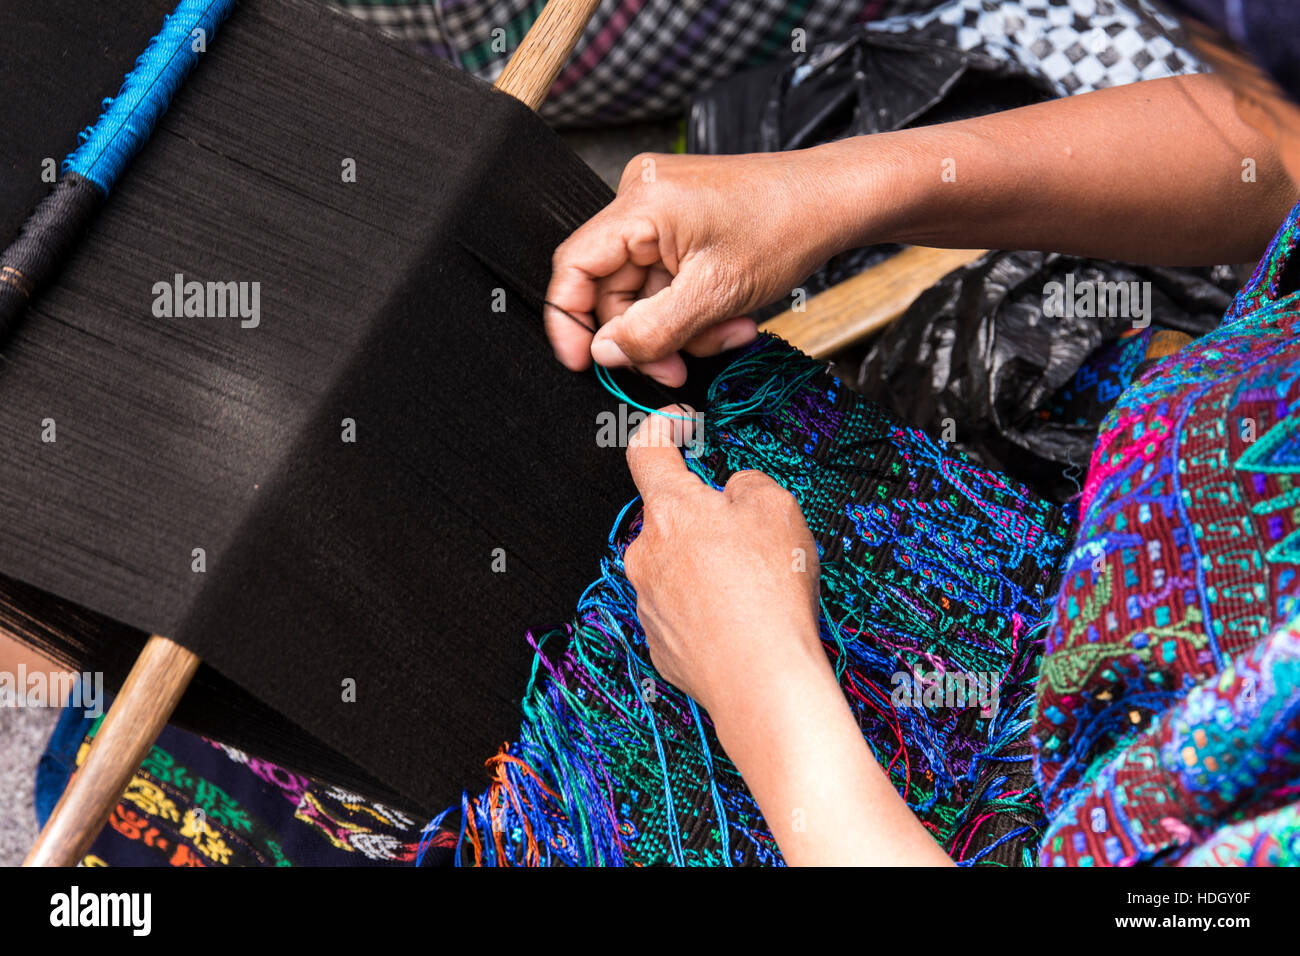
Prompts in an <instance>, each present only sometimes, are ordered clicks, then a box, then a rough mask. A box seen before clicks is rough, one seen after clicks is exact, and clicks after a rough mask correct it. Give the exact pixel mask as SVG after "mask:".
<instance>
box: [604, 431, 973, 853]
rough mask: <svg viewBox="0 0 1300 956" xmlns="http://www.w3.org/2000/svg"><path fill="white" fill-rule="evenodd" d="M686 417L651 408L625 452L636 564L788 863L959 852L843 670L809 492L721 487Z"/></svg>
mask: <svg viewBox="0 0 1300 956" xmlns="http://www.w3.org/2000/svg"><path fill="white" fill-rule="evenodd" d="M663 411H664V412H665V414H667V415H676V416H679V415H680V414H681V410H680V409H679V408H672V409H664V410H663ZM688 415H689V412H688ZM689 424H690V423H689V422H686V421H682V420H681V419H680V418H677V419H673V418H666V417H663V416H661V415H652V416H651V417H650V419H649V420H648V421H646V422H645V423H644V424H643V425H642V426H641V428H640V430H638V431H637V433H636V434H635V435H633V437H632V440H631V442H630V443H629V445H628V450H627V460H628V466H629V467H630V468H631V469H632V477H633V478H634V479H635V480H636V484H637V487H638V488H639V489H640V490H641V497H642V498H643V499H644V502H645V508H644V516H645V517H644V523H643V525H642V528H641V534H640V535H639V536H638V537H637V539H636V540H635V541H633V542H632V544H631V545H630V546H629V547H628V549H627V551H626V553H625V554H624V563H625V566H626V569H627V576H628V580H629V581H631V582H632V585H633V586H634V587H635V588H636V594H637V616H638V617H639V618H640V620H641V625H642V627H643V628H644V629H645V633H646V640H647V643H648V644H649V647H650V659H651V660H652V661H653V662H654V665H655V667H657V668H658V669H659V672H660V673H661V674H663V675H664V677H666V678H667V679H668V680H670V681H672V682H673V683H674V684H676V685H677V686H678V687H680V688H681V689H682V690H684V691H686V692H687V693H688V694H690V695H691V696H692V697H694V698H695V699H696V700H698V701H699V702H700V703H701V704H703V705H704V707H705V709H706V710H708V712H709V716H710V717H711V718H712V720H713V725H714V729H715V730H716V732H717V735H718V741H719V742H720V743H721V744H722V747H723V749H724V750H726V752H727V755H728V756H729V757H730V758H731V760H732V762H733V763H735V765H736V767H737V768H738V769H739V770H740V772H741V775H742V776H743V777H744V778H745V783H746V784H748V785H749V789H750V792H752V793H753V795H754V798H755V799H756V800H757V801H758V806H759V809H760V810H761V811H762V813H763V817H764V819H765V820H766V821H767V823H768V825H769V826H770V827H771V828H772V833H773V835H774V836H775V837H776V841H777V844H778V845H779V846H780V848H781V852H782V854H783V855H784V857H785V860H786V862H787V863H790V864H794V865H799V864H820V865H828V864H829V865H835V864H849V863H868V864H873V863H874V864H895V865H897V864H918V865H919V864H925V865H936V864H945V863H950V862H951V861H950V860H949V859H948V857H947V856H946V855H945V854H944V852H943V850H942V849H941V848H940V847H939V845H938V844H936V843H935V842H934V840H933V839H932V838H931V837H930V835H929V833H928V832H927V831H926V830H925V828H924V827H922V826H921V824H920V823H919V822H918V821H917V819H916V817H915V816H913V815H912V812H911V810H909V809H908V807H907V804H905V803H904V802H903V801H902V799H901V798H900V797H899V795H898V792H897V791H896V790H894V788H893V785H892V784H891V783H890V780H889V778H888V777H887V776H886V775H885V773H884V772H883V771H882V770H881V769H880V767H879V765H878V764H877V763H876V761H875V758H874V757H873V756H872V753H871V750H870V749H869V748H868V747H867V745H866V742H865V741H864V740H863V739H862V732H861V730H859V729H858V725H857V722H856V721H855V720H854V719H853V715H852V713H851V712H850V711H849V707H848V704H847V703H846V702H845V699H844V693H843V691H842V690H841V689H840V686H839V683H838V682H837V681H836V679H835V675H834V673H833V672H832V671H831V666H830V662H829V661H828V660H827V658H826V652H825V651H824V650H823V649H822V645H821V641H820V639H819V636H818V613H817V595H818V575H819V568H818V564H817V551H816V545H815V544H814V542H813V537H812V534H811V532H809V530H808V525H807V524H806V523H805V521H804V519H803V514H802V513H801V512H800V510H799V505H798V503H797V502H796V501H795V500H794V498H793V497H791V495H790V494H789V492H787V491H786V490H785V489H783V488H782V487H781V486H780V485H778V484H777V483H776V482H775V481H773V480H772V479H771V478H769V477H767V476H766V475H764V474H761V473H759V472H757V471H742V472H738V473H736V474H734V475H732V476H731V479H730V480H729V481H728V482H727V485H726V487H725V488H724V490H722V491H715V490H714V489H712V488H710V487H708V486H707V485H705V484H704V482H702V481H701V480H700V479H699V478H697V477H696V476H695V475H694V474H692V473H691V471H690V469H688V468H687V467H686V462H685V460H684V459H683V458H682V455H681V453H680V452H679V451H678V450H677V447H676V444H677V443H676V442H674V438H676V439H677V442H681V441H684V440H686V439H688V438H689V435H687V434H684V429H685V428H687V427H689ZM674 431H677V432H678V434H677V435H676V436H675V435H674V434H673V433H674Z"/></svg>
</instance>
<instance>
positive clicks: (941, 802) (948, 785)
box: [425, 338, 1066, 865]
mask: <svg viewBox="0 0 1300 956" xmlns="http://www.w3.org/2000/svg"><path fill="white" fill-rule="evenodd" d="M705 423H706V426H705V441H704V447H703V449H702V450H701V452H700V454H699V456H698V457H697V458H696V459H694V460H693V462H692V467H693V468H694V469H695V470H696V471H697V473H699V474H700V476H701V477H702V478H703V479H704V480H706V481H708V482H711V483H712V484H713V485H715V486H719V487H720V486H721V485H722V484H723V483H725V480H726V478H727V476H728V475H729V474H730V473H731V472H733V471H736V470H740V469H744V468H757V469H760V470H762V471H764V472H766V473H768V474H770V475H772V476H773V477H775V478H776V479H777V480H778V481H780V482H781V483H782V484H783V485H784V486H785V487H786V488H788V489H789V490H790V491H791V492H792V493H793V494H794V495H795V497H796V498H797V499H798V501H799V503H800V505H801V506H802V508H803V511H804V514H805V516H806V517H807V519H808V522H809V525H810V527H811V529H812V532H813V534H814V536H815V537H816V539H817V541H818V548H819V552H820V555H821V566H822V576H821V590H822V619H821V626H822V639H823V642H824V644H825V646H826V649H827V653H828V655H829V657H830V659H831V661H832V663H833V666H834V667H835V670H836V673H837V674H838V676H839V679H840V683H841V686H842V687H843V688H844V693H845V696H846V698H847V699H848V701H849V703H850V705H851V706H852V708H853V711H854V713H855V715H856V716H857V719H858V721H859V723H860V725H861V727H862V731H863V736H864V738H865V739H866V740H867V742H868V744H869V745H870V746H871V748H872V750H873V751H874V753H875V755H876V758H877V759H878V760H879V761H880V764H881V766H882V767H885V768H887V770H888V772H889V774H890V776H891V778H892V780H893V781H894V783H895V785H896V786H897V787H898V790H899V792H900V793H901V794H902V795H903V797H904V798H905V799H906V800H907V802H908V804H909V805H910V806H911V807H912V808H913V809H914V810H915V811H916V812H917V813H918V814H919V815H920V817H921V819H922V821H923V822H924V824H925V826H926V827H927V828H928V829H929V830H930V831H931V832H932V833H933V834H934V836H935V839H936V840H938V841H939V842H940V843H941V844H942V845H943V846H944V847H945V848H946V849H947V850H948V851H949V852H951V853H952V854H953V856H954V857H955V858H956V859H957V860H958V861H959V862H962V863H978V862H996V863H1003V864H1021V863H1024V862H1027V861H1029V860H1031V859H1032V857H1033V855H1034V853H1035V852H1036V850H1037V846H1038V841H1039V837H1040V834H1041V831H1042V827H1043V825H1044V820H1043V814H1042V804H1041V800H1040V799H1039V797H1038V795H1037V792H1036V790H1035V788H1034V786H1033V776H1032V772H1031V768H1030V764H1029V761H1030V753H1029V748H1028V741H1027V731H1028V727H1029V719H1030V711H1031V708H1032V702H1033V695H1034V689H1033V683H1034V675H1035V674H1036V672H1037V666H1038V658H1039V649H1040V645H1039V641H1038V638H1037V636H1036V635H1037V631H1038V629H1039V625H1040V622H1041V621H1042V619H1043V617H1044V615H1045V613H1046V610H1047V607H1048V604H1049V602H1050V599H1051V596H1052V594H1053V593H1054V589H1055V577H1056V568H1057V565H1058V563H1059V561H1060V559H1061V557H1062V556H1063V554H1064V551H1065V548H1066V538H1065V530H1066V519H1065V516H1064V515H1063V514H1062V513H1061V511H1060V510H1058V509H1056V508H1055V507H1054V506H1052V505H1049V504H1047V503H1045V502H1043V501H1040V500H1037V499H1035V498H1033V497H1032V496H1031V495H1030V494H1029V493H1028V492H1027V491H1026V490H1025V489H1024V488H1022V487H1019V486H1017V485H1015V484H1013V483H1011V482H1009V481H1008V480H1006V479H1005V478H1002V477H1001V476H999V475H996V474H993V473H991V472H988V471H985V470H983V469H980V468H976V467H974V466H972V465H970V464H969V463H968V462H966V461H964V460H963V459H961V458H959V457H955V456H953V455H951V454H949V453H947V452H946V451H945V450H944V446H943V445H942V444H941V443H939V442H936V441H934V440H933V439H931V438H929V437H927V436H926V435H924V434H923V433H921V432H918V431H915V430H912V429H908V428H906V427H904V426H903V425H901V424H899V423H897V422H895V421H892V420H890V419H889V418H887V417H886V416H885V415H884V414H883V413H882V412H881V411H880V410H879V409H878V408H876V407H875V406H873V405H871V404H869V403H868V402H866V401H864V400H863V399H862V398H861V397H859V396H857V395H855V394H854V393H853V392H851V391H849V390H848V388H847V387H845V386H843V385H842V384H841V383H840V382H839V381H838V380H836V379H835V378H833V377H832V376H830V375H829V374H828V373H826V372H825V371H824V369H823V368H822V367H821V366H819V365H818V364H816V363H815V362H813V361H811V360H810V359H807V358H805V357H804V356H802V355H800V354H799V353H797V352H794V351H793V350H791V349H790V348H789V347H788V346H786V345H784V344H783V343H780V342H778V341H776V340H774V339H770V338H764V339H762V340H760V341H759V342H758V343H756V344H755V345H754V346H753V347H752V348H751V349H750V350H749V351H748V352H747V353H745V354H744V355H743V356H742V357H741V358H740V359H739V360H738V361H737V362H735V363H734V364H733V365H732V366H731V367H730V368H729V369H728V370H727V372H725V373H724V374H723V375H722V376H721V377H720V378H719V379H718V380H717V381H716V382H715V384H714V385H713V388H712V391H711V404H710V408H709V409H708V411H707V412H706V415H705ZM634 505H635V502H634V503H633V504H630V505H628V507H627V508H625V509H624V512H623V513H622V514H621V515H620V516H619V518H618V521H617V522H616V524H615V528H614V531H613V532H612V534H611V536H610V549H609V552H608V553H607V554H606V555H605V557H604V558H603V560H602V561H601V568H600V575H599V577H598V578H597V579H596V581H595V582H594V583H593V584H592V585H591V587H590V588H589V589H588V590H587V592H586V594H585V595H584V596H583V598H582V600H581V602H580V603H579V606H578V609H577V614H576V616H575V618H574V620H573V622H572V623H571V624H570V625H569V626H568V627H567V628H565V629H563V630H561V631H554V632H550V633H546V634H541V635H537V636H535V637H534V636H530V640H531V641H532V642H533V644H534V646H535V648H536V649H537V654H536V659H535V664H534V672H533V678H532V680H531V682H530V684H529V686H528V689H527V692H526V694H525V696H524V701H523V717H524V719H523V725H522V727H521V730H520V734H519V738H518V740H517V741H516V742H514V743H513V744H510V745H509V746H508V747H506V748H505V749H504V750H503V751H502V752H501V753H500V754H498V755H497V756H496V757H494V758H492V759H491V760H489V761H488V764H489V767H490V768H491V770H492V773H493V776H494V780H493V783H492V784H491V785H490V786H489V787H488V789H487V790H486V792H484V793H481V794H479V795H477V796H475V797H470V796H468V795H466V797H465V798H464V799H463V801H462V803H461V806H460V807H455V808H451V809H449V810H448V811H446V812H445V813H444V814H442V815H441V816H440V817H439V818H437V819H436V820H434V821H433V822H432V823H431V824H430V825H429V826H428V827H427V828H426V831H425V848H426V849H427V848H428V847H429V846H434V845H438V846H447V845H448V844H449V843H450V842H451V840H452V839H453V836H452V835H453V834H454V835H455V836H454V839H455V841H456V846H457V853H456V858H457V862H466V863H479V864H486V865H515V864H527V865H556V864H560V865H586V864H613V865H619V864H632V865H646V864H661V863H668V864H677V865H733V864H779V863H780V862H781V855H780V852H779V851H778V849H777V847H776V844H775V842H774V840H773V838H772V836H771V834H770V832H769V831H768V829H767V827H766V825H765V824H764V823H763V820H762V817H761V815H760V813H759V810H758V807H757V806H756V804H755V803H754V800H753V798H752V797H751V796H750V794H749V792H748V790H747V789H746V788H745V786H744V783H743V782H742V780H741V778H740V775H739V774H738V773H737V771H736V768H735V767H734V765H732V763H731V762H730V761H729V760H728V759H727V758H726V756H725V754H724V753H723V752H722V750H721V748H720V747H719V746H718V743H717V740H716V738H715V737H714V734H713V730H712V726H711V724H710V722H709V720H708V718H707V716H706V715H704V714H702V713H701V712H700V711H699V709H698V708H697V706H696V705H695V703H694V702H693V701H692V700H691V699H690V698H688V697H687V696H685V695H684V694H682V693H681V692H680V691H678V690H677V689H676V688H674V687H672V686H671V685H670V684H668V683H667V682H665V681H664V679H663V678H662V677H660V676H659V675H658V674H657V673H656V671H655V670H654V668H653V666H652V665H651V664H650V661H649V655H648V653H647V651H646V645H645V638H644V635H643V633H642V632H641V629H640V626H639V625H638V623H637V618H636V596H635V593H634V592H633V590H632V588H631V586H630V585H629V584H628V582H627V579H626V576H625V574H624V570H623V564H622V554H623V550H624V548H625V547H626V545H627V544H628V543H629V542H630V541H631V540H632V539H634V538H635V536H636V534H637V531H638V528H639V521H640V517H639V511H638V509H637V508H635V507H634ZM954 688H956V690H957V691H958V692H956V693H955V692H954ZM962 688H965V691H964V692H962ZM981 689H982V691H981ZM457 817H459V819H457Z"/></svg>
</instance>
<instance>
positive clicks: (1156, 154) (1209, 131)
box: [805, 76, 1297, 265]
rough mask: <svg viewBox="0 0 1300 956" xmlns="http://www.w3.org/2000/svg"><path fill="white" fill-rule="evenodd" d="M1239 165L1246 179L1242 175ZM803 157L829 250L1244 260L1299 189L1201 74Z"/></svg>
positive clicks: (857, 141) (848, 143) (1222, 92)
mask: <svg viewBox="0 0 1300 956" xmlns="http://www.w3.org/2000/svg"><path fill="white" fill-rule="evenodd" d="M1246 160H1253V170H1254V171H1253V178H1254V181H1253V182H1251V181H1243V175H1242V174H1243V171H1244V167H1243V162H1244V161H1246ZM805 161H806V162H807V163H808V165H809V167H810V170H809V176H808V180H809V182H812V183H815V184H817V186H816V187H815V188H816V189H818V190H819V192H820V193H821V194H820V195H814V196H813V197H811V199H810V208H811V209H815V210H818V211H817V212H816V213H815V214H814V215H815V217H816V218H817V219H818V222H817V225H816V227H815V228H819V229H822V230H824V231H826V232H829V233H831V234H833V235H834V239H833V246H834V247H835V248H852V247H854V246H858V245H863V244H866V243H871V242H880V241H899V242H908V243H914V244H918V245H931V246H943V247H950V248H995V249H1042V250H1048V251H1056V252H1065V253H1071V254H1075V255H1084V256H1095V257H1098V258H1106V259H1116V260H1121V261H1127V262H1139V263H1149V264H1169V265H1205V264H1213V263H1219V262H1248V261H1252V260H1254V259H1255V258H1257V257H1258V256H1259V255H1260V254H1261V253H1262V252H1263V250H1264V248H1265V246H1266V245H1267V243H1268V240H1269V239H1270V238H1271V237H1272V236H1273V233H1274V232H1275V231H1276V229H1277V225H1278V223H1279V222H1280V221H1281V220H1282V218H1283V217H1284V216H1285V214H1286V212H1287V210H1288V209H1289V208H1290V207H1291V205H1292V204H1294V202H1295V201H1296V198H1297V197H1296V194H1295V188H1294V186H1293V185H1292V184H1291V182H1290V180H1289V179H1288V178H1287V176H1286V173H1285V171H1284V169H1283V167H1282V165H1281V163H1280V162H1279V160H1278V156H1277V151H1276V149H1275V147H1274V146H1273V145H1272V143H1271V142H1270V141H1269V140H1268V139H1267V138H1265V137H1264V136H1262V135H1261V134H1259V133H1258V132H1256V131H1255V130H1253V129H1251V128H1250V127H1248V126H1246V125H1245V124H1244V123H1242V122H1241V120H1240V119H1239V118H1238V116H1237V114H1236V111H1235V109H1234V107H1233V102H1232V94H1231V92H1230V91H1229V90H1228V88H1227V87H1226V86H1225V85H1224V84H1222V83H1221V82H1220V81H1219V80H1218V79H1216V78H1215V77H1212V76H1191V77H1177V78H1171V79H1166V80H1153V81H1149V82H1145V83H1135V84H1131V85H1129V86H1123V87H1117V88H1114V89H1110V90H1103V91H1100V92H1097V93H1088V94H1084V95H1080V96H1074V97H1067V98H1065V99H1060V100H1053V101H1051V102H1049V103H1043V104H1039V105H1036V106H1030V107H1025V108H1023V109H1018V110H1009V111H1006V112H1003V113H996V114H992V115H990V116H984V117H979V118H976V119H972V120H965V121H962V122H959V123H948V124H943V125H940V126H931V127H923V128H921V129H914V130H903V131H899V132H896V133H885V134H879V135H875V136H861V137H855V138H853V139H849V140H843V141H840V142H838V143H832V144H828V145H826V146H822V147H817V148H815V149H812V150H807V151H806V157H805ZM1247 165H1250V164H1247ZM1249 178H1250V177H1249V176H1248V177H1247V179H1249ZM862 197H867V198H866V199H863V198H862Z"/></svg>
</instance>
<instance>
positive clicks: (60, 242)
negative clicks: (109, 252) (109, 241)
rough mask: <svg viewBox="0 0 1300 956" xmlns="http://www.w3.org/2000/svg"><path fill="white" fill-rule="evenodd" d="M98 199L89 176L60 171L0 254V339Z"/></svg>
mask: <svg viewBox="0 0 1300 956" xmlns="http://www.w3.org/2000/svg"><path fill="white" fill-rule="evenodd" d="M103 199H104V195H103V193H101V192H100V191H99V187H98V186H96V185H95V184H94V183H92V182H91V181H90V180H88V179H86V178H85V177H83V176H80V175H78V174H77V173H68V174H66V175H64V176H63V177H62V178H61V179H59V181H58V182H57V183H56V184H55V186H54V188H53V189H52V190H50V193H49V195H48V196H46V197H45V198H44V199H42V200H41V202H40V204H39V205H37V207H36V209H35V210H33V212H32V214H31V217H30V218H29V219H28V220H27V222H26V224H25V225H24V226H23V229H22V232H21V234H20V235H19V236H18V238H17V239H16V240H15V241H14V242H13V243H12V244H10V246H9V247H8V248H7V249H6V250H5V251H4V253H3V254H0V343H2V342H4V341H5V340H6V339H8V337H9V336H10V335H11V334H12V333H13V330H14V327H15V325H16V323H17V322H18V321H19V319H21V318H22V315H23V313H24V312H25V311H26V310H27V303H28V302H29V301H30V300H31V298H32V296H33V295H35V294H36V292H37V291H39V290H40V289H41V288H42V287H44V286H45V285H46V284H48V283H49V282H50V280H51V279H53V278H54V276H56V275H57V274H58V270H59V267H60V266H61V265H62V264H63V262H64V261H65V260H66V259H67V258H68V256H69V255H71V253H72V250H73V249H74V248H75V247H76V244H77V241H78V240H79V239H80V237H81V234H82V232H84V231H85V229H86V227H87V226H88V225H89V224H90V221H91V220H92V219H93V218H94V216H95V213H96V211H97V210H98V209H99V207H100V205H101V204H102V203H103Z"/></svg>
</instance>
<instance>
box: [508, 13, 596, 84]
mask: <svg viewBox="0 0 1300 956" xmlns="http://www.w3.org/2000/svg"><path fill="white" fill-rule="evenodd" d="M599 3H600V0H550V3H548V4H547V5H546V7H545V8H544V9H543V10H542V12H541V14H540V15H539V16H538V17H537V20H536V21H535V22H534V23H533V25H532V27H530V28H529V30H528V33H527V35H525V36H524V39H523V42H522V43H520V44H519V49H517V50H515V52H514V55H513V56H511V57H510V62H509V63H507V64H506V68H505V69H504V70H502V71H501V75H500V76H499V77H497V82H496V87H497V89H498V90H501V91H502V92H503V93H509V94H510V95H511V96H513V97H514V98H515V99H517V100H519V102H521V103H523V104H524V105H525V106H527V107H528V108H529V109H530V110H536V109H537V108H538V107H539V106H541V105H542V102H543V101H544V100H545V99H546V94H547V93H548V92H549V91H550V89H551V84H552V83H554V82H555V78H556V77H557V76H559V75H560V70H562V69H563V68H564V64H565V62H566V61H567V60H568V59H569V54H570V53H572V52H573V48H574V47H575V46H576V45H577V43H578V39H579V38H580V37H581V36H582V31H583V30H585V29H586V28H587V21H588V20H590V19H591V15H592V14H593V13H595V12H596V6H597V5H598V4H599Z"/></svg>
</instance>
